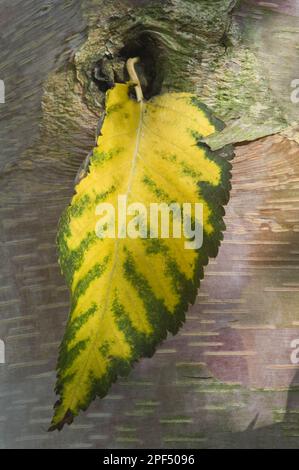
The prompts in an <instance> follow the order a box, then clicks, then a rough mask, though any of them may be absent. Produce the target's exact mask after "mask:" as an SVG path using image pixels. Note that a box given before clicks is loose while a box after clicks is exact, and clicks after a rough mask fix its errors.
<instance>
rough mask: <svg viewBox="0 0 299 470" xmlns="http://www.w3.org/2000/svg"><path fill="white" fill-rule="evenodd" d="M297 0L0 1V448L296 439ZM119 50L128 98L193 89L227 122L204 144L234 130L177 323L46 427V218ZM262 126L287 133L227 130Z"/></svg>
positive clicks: (65, 187) (52, 342) (51, 270)
mask: <svg viewBox="0 0 299 470" xmlns="http://www.w3.org/2000/svg"><path fill="white" fill-rule="evenodd" d="M263 5H264V6H263ZM298 6H299V3H298V1H295V0H294V1H292V2H291V1H278V0H275V1H274V0H273V1H272V2H271V4H269V3H267V2H266V3H265V2H259V1H257V0H256V1H253V0H252V1H241V2H238V5H237V4H236V2H235V1H230V0H219V1H215V0H210V1H208V0H197V1H196V0H165V1H164V0H159V1H158V0H157V1H155V0H149V1H147V0H142V1H141V0H138V1H137V0H135V1H133V0H123V1H115V0H113V1H112V0H110V1H109V0H105V1H100V0H82V1H78V0H73V1H68V2H61V1H56V0H49V1H47V2H46V6H45V4H44V2H39V1H37V0H26V1H24V0H15V1H13V2H12V1H11V0H3V1H2V2H1V7H0V10H1V12H0V25H1V37H0V40H1V44H2V45H3V47H1V48H0V57H1V60H0V79H4V80H5V83H6V89H7V96H6V104H5V105H0V113H1V121H2V122H1V128H0V136H1V143H2V145H1V160H0V167H1V175H0V176H1V185H0V196H1V208H0V210H1V245H0V249H1V260H2V263H1V286H0V296H1V300H0V313H1V319H0V338H1V339H4V340H5V344H6V358H7V363H6V365H4V366H0V377H1V381H0V402H1V403H0V410H1V413H0V447H105V448H115V447H132V446H133V447H134V446H137V447H145V448H148V447H175V448H177V447H191V448H192V447H208V446H210V447H229V446H236V447H238V446H244V445H245V446H249V447H274V446H279V445H280V446H284V447H298V421H297V418H296V416H298V393H297V390H298V377H297V376H295V377H294V373H295V369H296V366H293V365H292V364H291V363H290V353H291V350H290V342H291V340H292V339H294V338H297V337H299V331H298V325H299V310H298V305H299V287H298V286H299V275H298V273H299V242H298V230H299V229H298V223H299V222H298V210H299V207H298V204H299V203H298V201H299V195H298V181H299V163H298V162H299V159H298V157H299V151H298V144H297V143H296V139H298V137H296V126H297V124H298V105H297V106H296V105H295V104H294V103H292V102H291V100H290V94H291V92H292V89H291V86H290V84H291V81H292V80H293V79H295V78H299V77H298V76H297V75H298V70H299V59H298V44H299V40H298V36H299V33H298V31H299V26H298V23H299V18H298ZM296 15H297V16H296ZM136 54H138V55H140V57H141V68H140V70H139V73H140V75H141V76H142V82H143V87H144V90H145V94H146V96H151V95H152V94H155V93H158V92H160V91H161V92H163V91H165V90H186V91H188V90H190V91H194V92H196V93H197V94H198V95H199V97H200V98H201V99H202V101H204V102H205V103H206V104H208V105H209V106H210V107H211V109H212V110H213V111H214V112H215V113H216V114H217V115H218V116H219V117H220V118H222V119H223V120H224V121H225V122H226V123H227V124H228V127H227V128H226V130H225V131H224V133H223V134H222V135H218V136H214V137H213V138H211V139H209V141H208V143H209V144H210V145H211V146H212V147H213V148H216V147H218V146H222V145H223V143H227V142H242V143H243V144H242V145H239V146H237V148H236V154H237V155H236V159H235V161H234V170H233V172H234V173H233V189H232V198H231V201H230V204H229V206H228V211H227V216H226V223H227V232H226V234H225V240H224V244H223V246H222V248H221V251H220V255H219V257H218V258H217V260H216V261H213V262H212V263H211V264H210V265H209V267H208V268H207V270H206V273H205V280H204V282H203V283H202V286H201V289H200V292H199V295H198V299H197V302H196V305H195V306H194V307H193V308H192V309H190V311H189V312H188V316H187V322H186V325H185V327H184V328H183V329H182V331H181V333H180V334H178V335H177V336H176V337H175V338H170V339H169V340H167V341H166V342H164V344H163V346H162V347H161V348H160V349H159V350H158V351H157V354H156V355H155V356H154V357H153V358H152V359H150V360H144V361H141V362H140V363H139V364H138V366H137V367H136V368H135V369H134V371H133V372H132V374H131V375H130V377H129V378H128V379H125V380H122V381H119V382H118V383H117V384H115V385H114V386H113V388H112V390H111V393H110V394H109V395H108V396H107V398H106V399H104V400H102V401H101V400H96V401H95V402H94V403H93V404H92V406H91V407H90V409H89V411H88V413H85V414H82V415H80V416H79V417H78V419H77V421H76V423H75V424H74V425H73V426H71V427H69V428H67V429H65V430H64V431H63V433H61V434H59V435H58V433H51V434H49V433H47V432H46V429H47V427H48V425H49V422H50V419H51V414H52V406H53V403H54V401H55V396H54V393H53V389H54V382H55V370H54V369H55V364H56V358H57V351H58V346H59V343H60V341H61V338H62V334H63V331H64V327H65V322H66V318H67V314H68V309H69V300H68V292H67V289H66V287H65V281H64V279H63V278H62V276H61V274H60V270H59V267H58V263H57V252H56V246H55V236H56V230H57V223H58V220H59V216H60V214H61V212H62V211H63V209H64V208H65V207H66V205H67V204H68V203H69V201H70V198H71V196H72V194H73V181H74V178H75V174H76V172H77V170H78V168H79V166H80V164H81V162H82V161H83V159H84V157H85V155H86V154H87V153H88V152H89V151H90V149H91V148H92V147H93V145H94V140H95V132H96V127H97V123H98V120H99V119H100V118H101V116H102V114H103V109H104V96H105V90H106V89H107V87H109V86H112V85H113V82H114V81H115V80H116V81H123V80H125V79H126V75H125V69H124V64H125V60H126V58H127V57H128V56H130V55H136ZM40 103H42V108H41V106H40ZM278 131H282V132H283V134H284V135H287V136H288V137H287V138H286V137H284V136H283V135H276V136H272V137H267V138H264V139H260V140H258V141H254V142H252V143H249V144H248V143H246V144H244V141H247V140H253V139H255V138H257V137H260V136H265V135H268V134H273V133H276V132H278ZM291 383H292V385H293V387H292V388H290V389H289V386H290V385H291ZM287 394H288V401H287ZM286 409H287V413H286V414H285V411H286ZM247 428H248V430H247V431H246V429H247ZM255 428H261V430H260V431H256V430H255Z"/></svg>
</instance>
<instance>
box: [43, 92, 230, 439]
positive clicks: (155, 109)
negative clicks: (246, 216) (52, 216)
mask: <svg viewBox="0 0 299 470" xmlns="http://www.w3.org/2000/svg"><path fill="white" fill-rule="evenodd" d="M221 126H222V124H221V123H220V122H219V121H218V120H216V119H215V118H213V116H212V115H211V113H210V112H209V111H208V110H207V108H206V107H205V106H203V105H202V104H201V103H200V101H199V100H198V98H197V97H196V96H195V95H192V94H190V93H168V94H164V95H161V96H157V97H155V98H152V99H151V100H149V101H148V102H144V101H141V102H137V101H135V100H134V99H132V98H130V96H129V85H128V84H117V85H116V86H115V87H114V88H113V89H112V90H110V91H109V92H108V95H107V106H106V118H105V121H104V124H103V128H102V131H101V135H100V137H99V138H98V142H97V146H96V148H95V149H94V151H93V155H92V157H91V162H90V166H89V173H88V175H87V176H86V177H85V178H84V179H83V180H82V181H81V182H80V183H79V184H78V185H77V186H76V193H75V195H74V197H73V199H72V202H71V205H70V206H69V207H68V208H67V210H66V211H65V213H64V214H63V216H62V218H61V221H60V227H59V233H58V246H59V259H60V265H61V268H62V271H63V273H64V275H65V276H66V279H67V282H68V285H69V288H70V291H71V300H72V302H71V312H70V316H69V320H68V324H67V327H66V332H65V335H64V339H63V342H62V345H61V348H60V355H59V361H58V367H57V370H58V379H57V387H56V391H57V393H58V394H59V395H60V399H59V401H58V402H57V404H56V406H55V414H54V418H53V421H52V426H51V428H50V429H51V430H52V429H61V428H62V427H63V425H64V424H65V423H66V422H67V423H70V422H71V421H72V420H73V417H74V416H76V415H77V414H78V412H79V411H80V410H85V409H86V408H87V407H88V405H89V404H90V402H91V400H93V399H94V398H95V396H96V395H98V396H100V397H103V396H104V395H105V394H106V393H107V391H108V389H109V387H110V385H111V383H112V382H114V381H115V380H116V378H117V376H118V375H125V374H127V373H128V372H129V370H130V368H131V366H132V364H133V363H134V362H135V361H137V360H138V359H139V358H140V357H142V356H147V357H149V356H151V355H152V354H153V353H154V350H155V347H156V346H157V344H158V343H160V342H161V341H162V340H163V339H164V338H165V337H166V335H167V332H168V331H169V332H171V333H173V334H175V333H176V332H177V331H178V329H179V327H180V326H181V325H182V323H183V322H184V320H185V312H186V310H187V308H188V305H189V304H190V303H193V302H194V300H195V297H196V293H197V288H198V286H199V280H200V278H202V277H203V266H205V265H206V264H207V262H208V258H209V257H211V256H213V257H214V256H216V255H217V252H218V247H219V245H220V241H221V239H222V231H223V230H224V229H225V226H224V223H223V219H222V217H223V215H224V210H223V205H224V204H226V203H227V201H228V198H229V189H230V183H229V180H230V169H231V165H230V163H229V161H228V160H229V159H230V158H231V157H232V149H231V148H230V147H227V148H224V149H222V150H221V151H218V152H211V151H210V150H209V149H208V147H207V146H206V145H204V144H202V143H201V142H200V139H201V138H203V137H206V136H208V135H210V134H212V133H213V132H215V131H216V130H218V129H219V127H220V128H222V127H221ZM119 195H123V196H126V198H127V204H128V205H129V204H131V203H133V202H141V203H142V204H143V205H144V206H145V207H146V208H149V206H150V204H152V203H158V204H160V203H167V204H170V203H174V202H175V203H179V204H183V203H202V205H203V245H202V247H201V248H199V249H196V250H190V249H186V248H185V240H184V239H183V237H182V238H177V239H175V238H168V239H166V238H161V237H159V238H156V239H155V238H149V237H148V238H140V237H139V238H136V239H132V238H129V237H125V238H119V237H116V238H114V239H113V238H99V237H98V236H97V234H96V229H95V228H96V226H97V223H98V221H99V216H98V215H97V214H96V208H97V206H98V204H100V203H109V204H112V205H113V207H116V206H117V204H118V196H119ZM116 222H120V220H119V219H118V217H117V220H116ZM106 228H107V227H106Z"/></svg>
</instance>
